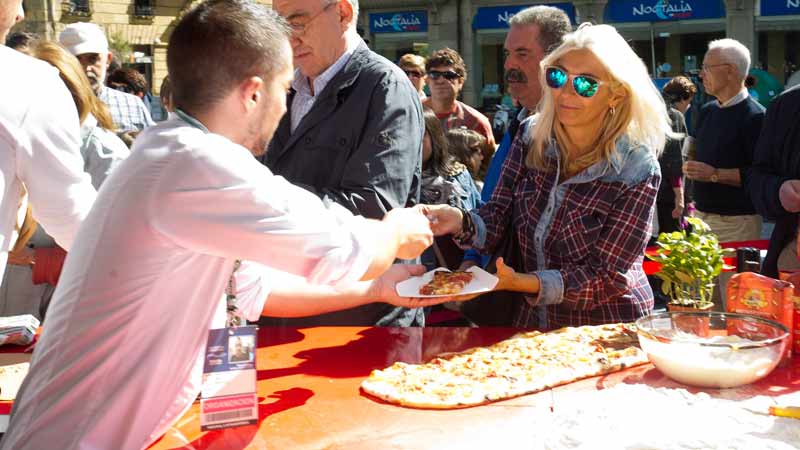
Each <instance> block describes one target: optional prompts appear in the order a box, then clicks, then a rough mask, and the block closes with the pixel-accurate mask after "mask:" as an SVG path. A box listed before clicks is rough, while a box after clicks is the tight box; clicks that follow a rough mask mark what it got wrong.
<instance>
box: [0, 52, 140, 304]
mask: <svg viewBox="0 0 800 450" xmlns="http://www.w3.org/2000/svg"><path fill="white" fill-rule="evenodd" d="M30 52H31V56H33V57H35V58H38V59H41V60H43V61H45V62H47V63H49V64H50V65H52V66H54V67H55V68H56V69H57V70H58V72H59V75H60V76H61V79H62V80H63V81H64V84H65V85H66V86H67V88H68V89H69V91H70V93H71V94H72V99H73V100H74V101H75V107H76V108H77V109H78V117H79V119H80V124H81V141H82V142H81V155H82V156H83V162H84V171H86V172H87V173H88V174H89V176H91V178H92V184H93V185H94V187H95V189H99V188H100V185H101V184H102V183H103V181H105V179H106V177H107V176H108V175H109V174H110V173H111V172H112V171H113V170H114V169H115V168H116V167H117V166H118V165H119V164H120V163H121V162H122V161H123V160H124V159H125V158H126V157H128V155H129V154H130V151H129V150H128V147H127V146H126V145H125V143H124V142H122V140H120V138H118V137H117V135H116V134H115V133H114V123H113V122H112V120H111V114H110V113H109V112H108V108H107V107H106V106H105V104H103V102H102V101H100V99H98V98H97V96H96V95H95V94H94V92H93V91H92V87H91V84H90V83H89V79H88V78H87V77H86V73H85V72H84V70H83V68H82V67H81V65H80V63H79V62H78V60H77V59H76V58H75V57H74V56H72V54H70V53H69V52H67V51H66V50H64V48H62V47H61V46H60V45H58V44H57V43H54V42H47V41H38V42H36V43H35V44H34V45H33V46H32V47H31V48H30ZM25 204H26V206H25V207H26V208H27V202H25ZM21 230H22V231H23V232H21V233H20V239H18V241H17V243H16V244H15V246H14V249H13V250H12V251H11V252H10V253H9V261H8V262H9V266H8V268H7V269H6V273H5V275H4V279H3V284H2V286H0V305H2V308H1V309H0V314H1V315H5V316H8V315H18V314H33V315H34V316H36V317H38V318H40V319H43V318H44V316H45V312H46V310H47V305H48V304H49V303H50V298H51V297H52V295H53V291H54V290H55V284H56V282H57V281H58V277H59V275H60V274H61V266H62V265H63V264H64V258H66V252H65V251H64V250H63V249H62V248H61V247H59V246H58V245H56V243H55V240H53V238H52V237H50V236H49V235H48V234H47V233H46V231H45V230H43V229H42V228H41V227H38V226H37V225H36V222H35V221H34V220H33V218H32V216H31V215H30V209H29V208H28V213H27V215H26V217H25V221H24V222H23V225H22V227H21ZM26 237H27V239H26Z"/></svg>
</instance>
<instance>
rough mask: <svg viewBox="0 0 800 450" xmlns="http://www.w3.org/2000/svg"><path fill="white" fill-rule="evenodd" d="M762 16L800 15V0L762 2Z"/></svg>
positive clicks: (768, 0)
mask: <svg viewBox="0 0 800 450" xmlns="http://www.w3.org/2000/svg"><path fill="white" fill-rule="evenodd" d="M761 15H762V16H790V15H800V0H761Z"/></svg>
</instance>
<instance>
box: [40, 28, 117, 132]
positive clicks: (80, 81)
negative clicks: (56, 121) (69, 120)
mask: <svg viewBox="0 0 800 450" xmlns="http://www.w3.org/2000/svg"><path fill="white" fill-rule="evenodd" d="M31 55H32V56H33V57H34V58H38V59H41V60H42V61H44V62H47V63H49V64H50V65H51V66H53V67H55V68H56V69H58V74H59V75H60V76H61V79H62V80H63V81H64V84H66V85H67V89H69V92H70V93H71V94H72V99H73V100H74V101H75V106H76V107H77V108H78V117H79V118H80V121H81V123H83V121H84V120H86V117H87V116H88V115H89V114H90V113H91V114H92V115H93V116H94V118H95V119H97V123H98V124H99V125H100V127H101V128H105V129H106V130H109V131H114V121H113V120H112V119H111V113H110V112H109V111H108V107H106V105H105V104H104V103H103V102H102V101H101V100H100V99H99V98H97V96H96V95H95V94H94V91H93V90H92V85H91V84H90V83H89V78H87V77H86V72H85V71H84V70H83V67H82V66H81V63H80V62H79V61H78V58H76V57H74V56H72V54H71V53H69V52H68V51H66V50H65V49H64V48H63V47H61V46H60V45H58V44H57V43H55V42H51V41H39V42H37V43H36V44H35V45H34V46H33V48H31Z"/></svg>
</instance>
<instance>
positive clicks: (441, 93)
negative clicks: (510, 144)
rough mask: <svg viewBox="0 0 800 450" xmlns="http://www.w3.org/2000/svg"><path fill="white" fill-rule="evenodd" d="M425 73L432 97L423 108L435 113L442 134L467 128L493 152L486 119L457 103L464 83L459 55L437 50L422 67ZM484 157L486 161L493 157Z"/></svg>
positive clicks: (492, 141) (462, 66) (476, 111)
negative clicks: (450, 130)
mask: <svg viewBox="0 0 800 450" xmlns="http://www.w3.org/2000/svg"><path fill="white" fill-rule="evenodd" d="M425 70H426V71H427V72H428V87H429V88H430V91H431V96H430V97H428V98H426V99H425V100H424V101H423V102H422V105H423V106H424V107H425V108H428V109H431V110H433V112H434V113H436V117H438V118H439V119H440V120H441V121H442V125H443V126H444V129H445V131H447V130H449V129H451V128H458V127H462V126H463V127H467V129H470V130H473V131H477V132H478V133H480V134H482V135H483V136H485V137H486V141H487V143H488V144H487V148H491V149H494V148H495V146H496V144H495V141H494V134H492V125H491V124H490V123H489V119H488V118H487V117H486V116H484V115H483V114H481V113H480V111H478V110H477V109H475V108H473V107H471V106H469V105H467V104H465V103H462V102H461V101H459V100H458V96H459V95H460V94H461V89H463V88H464V82H465V81H467V68H466V66H465V65H464V60H463V59H462V58H461V55H459V54H458V52H457V51H455V50H453V49H451V48H443V49H441V50H437V51H435V52H433V54H432V55H431V56H430V58H428V62H427V63H425ZM483 156H484V159H485V160H486V161H488V160H489V158H491V156H492V155H483Z"/></svg>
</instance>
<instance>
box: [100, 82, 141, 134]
mask: <svg viewBox="0 0 800 450" xmlns="http://www.w3.org/2000/svg"><path fill="white" fill-rule="evenodd" d="M97 97H98V98H99V99H100V100H101V101H102V102H103V103H105V104H106V106H108V110H109V112H110V113H111V119H112V120H113V121H114V125H116V126H117V131H118V132H123V131H142V130H143V129H145V128H147V127H149V126H151V125H155V122H153V119H152V118H151V117H150V112H149V111H147V107H145V106H144V102H142V100H141V99H140V98H139V97H137V96H135V95H131V94H127V93H125V92H122V91H118V90H116V89H111V88H110V87H107V86H103V87H102V89H101V90H100V95H98V96H97Z"/></svg>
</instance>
